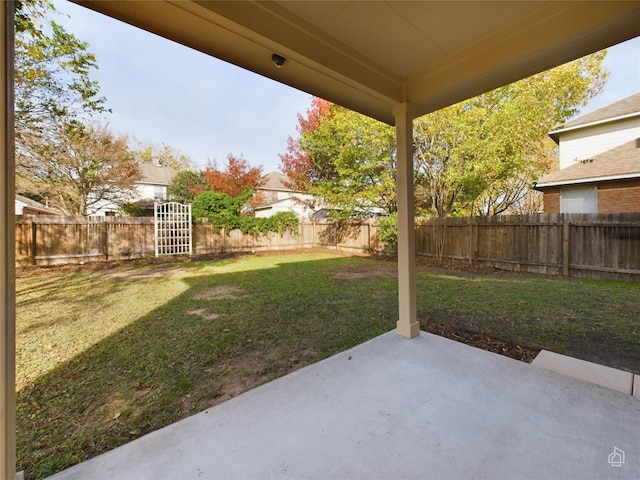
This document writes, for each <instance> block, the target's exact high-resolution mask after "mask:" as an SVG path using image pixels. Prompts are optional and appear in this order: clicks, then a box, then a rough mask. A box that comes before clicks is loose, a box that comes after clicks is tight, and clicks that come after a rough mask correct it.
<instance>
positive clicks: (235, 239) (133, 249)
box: [16, 215, 382, 266]
mask: <svg viewBox="0 0 640 480" xmlns="http://www.w3.org/2000/svg"><path fill="white" fill-rule="evenodd" d="M377 233H378V226H377V223H376V222H364V223H357V224H349V225H339V224H336V223H334V222H332V221H317V222H302V223H300V225H299V226H298V229H297V231H296V232H294V233H291V232H286V233H284V234H283V235H280V234H278V233H271V234H269V235H266V236H259V237H253V236H251V235H245V234H243V233H242V232H241V231H240V230H232V231H231V232H229V233H228V234H227V233H226V232H225V231H224V229H222V230H220V231H217V229H216V228H214V226H213V225H211V224H210V223H208V222H206V221H205V222H202V223H197V224H196V225H194V227H193V238H192V242H193V254H194V255H207V254H215V253H227V252H255V251H261V250H286V249H297V248H312V247H323V248H336V249H341V250H352V251H377V250H380V249H381V248H382V246H381V245H380V243H379V241H378V240H377V238H378V235H377ZM154 255H155V238H154V219H153V218H144V217H141V218H131V217H59V216H48V215H47V216H45V215H34V216H18V217H17V219H16V263H17V264H18V265H23V266H24V265H38V266H45V265H61V264H67V263H85V262H90V261H98V260H102V261H105V260H123V259H130V258H141V257H145V256H148V257H152V256H154Z"/></svg>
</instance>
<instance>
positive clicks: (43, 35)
mask: <svg viewBox="0 0 640 480" xmlns="http://www.w3.org/2000/svg"><path fill="white" fill-rule="evenodd" d="M55 13H56V10H55V8H54V7H53V4H52V3H51V2H50V1H48V0H21V1H19V2H17V3H16V15H15V29H16V33H15V114H16V115H15V118H16V123H15V126H16V188H17V191H18V192H20V193H23V194H26V195H27V196H31V197H35V198H50V199H51V203H53V204H56V205H58V206H59V207H60V208H61V209H63V211H65V212H67V213H70V212H74V213H83V212H85V210H86V208H85V207H86V206H88V204H89V203H90V202H91V201H90V200H88V198H89V197H88V196H87V194H82V195H80V196H85V197H87V200H86V201H83V200H79V199H78V198H75V199H72V197H74V196H75V195H76V193H78V192H79V187H78V186H77V182H78V179H77V178H75V177H74V175H75V173H72V172H73V169H72V170H70V171H68V172H66V173H63V172H62V168H63V167H59V168H57V167H55V165H54V164H55V162H56V161H61V162H62V164H64V163H65V162H66V161H68V160H69V157H68V155H69V151H70V149H75V148H80V146H79V143H82V144H83V146H82V147H81V148H86V147H87V135H90V134H92V133H94V132H95V133H98V135H99V136H98V138H96V139H95V140H96V141H101V140H104V139H105V137H104V134H105V132H104V131H99V130H100V129H98V130H96V129H95V128H93V127H90V128H86V127H84V126H83V125H84V124H91V123H93V122H94V121H95V120H93V119H95V118H96V116H99V115H101V114H103V113H105V112H107V109H106V107H105V101H106V100H105V98H104V97H102V96H100V95H99V86H98V83H97V82H96V81H93V80H92V79H91V78H90V73H91V72H92V70H94V69H97V68H98V66H97V63H96V59H95V56H94V55H93V54H92V53H90V52H89V51H88V50H87V49H88V44H87V43H86V42H82V41H80V40H79V39H78V38H76V37H75V36H74V35H73V34H70V33H68V32H67V31H66V30H65V29H64V28H63V27H62V26H61V25H59V24H57V23H56V22H55V21H54V20H52V19H51V18H52V16H53V15H54V14H55ZM67 140H71V141H73V142H74V143H73V144H72V145H67V144H66V143H65V142H66V141H67ZM115 140H116V139H115V138H114V137H113V136H111V137H110V141H115ZM116 143H118V144H119V142H116ZM94 147H95V146H94ZM94 147H92V148H94ZM56 148H58V149H59V150H56ZM101 161H102V160H98V163H99V162H101ZM127 162H128V160H127ZM47 172H50V173H51V174H50V175H49V174H48V173H47ZM76 173H77V172H76ZM98 177H100V175H98ZM64 178H67V179H68V182H69V183H68V184H66V185H62V184H61V183H60V182H62V181H63V179H64ZM128 182H129V181H128V180H126V181H125V184H123V187H125V189H126V187H127V184H128ZM91 183H93V181H92V182H91ZM111 185H112V184H111V183H110V184H109V185H107V186H106V188H105V189H104V190H105V191H108V190H110V189H111ZM81 189H84V186H83V187H82V188H80V190H81ZM63 190H64V192H63ZM74 190H75V192H76V193H73V194H72V193H70V192H73V191H74ZM54 195H55V197H56V198H55V200H54V198H53V196H54ZM102 195H103V193H102V192H101V191H96V193H95V196H96V197H101V196H102Z"/></svg>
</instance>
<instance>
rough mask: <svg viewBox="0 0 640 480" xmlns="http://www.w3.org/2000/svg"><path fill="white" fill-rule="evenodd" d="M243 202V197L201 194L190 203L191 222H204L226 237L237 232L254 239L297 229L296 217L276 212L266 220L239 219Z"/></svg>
mask: <svg viewBox="0 0 640 480" xmlns="http://www.w3.org/2000/svg"><path fill="white" fill-rule="evenodd" d="M245 193H246V192H245ZM249 194H250V192H249ZM246 199H247V195H246V194H242V195H241V196H239V197H236V198H232V197H231V196H230V195H228V194H226V193H215V192H203V193H201V194H200V195H198V196H197V197H196V199H195V200H194V201H193V204H192V213H193V218H208V219H209V220H210V221H211V223H213V225H214V227H215V228H216V229H217V230H219V229H221V228H224V230H225V232H227V234H228V233H229V232H230V231H231V230H233V229H234V228H238V229H240V230H241V231H242V233H244V234H250V235H253V236H254V237H257V236H259V235H266V234H267V233H270V232H273V233H279V234H280V235H282V234H284V232H286V231H291V232H295V231H296V229H297V228H298V217H296V215H295V214H294V213H292V212H280V213H277V214H275V215H273V216H272V217H267V218H255V217H243V216H241V215H240V211H241V209H242V206H243V204H244V202H245V201H246Z"/></svg>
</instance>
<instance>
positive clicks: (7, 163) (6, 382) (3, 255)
mask: <svg viewBox="0 0 640 480" xmlns="http://www.w3.org/2000/svg"><path fill="white" fill-rule="evenodd" d="M13 12H14V2H13V1H3V2H0V25H1V30H0V32H2V33H0V62H1V65H2V69H1V70H0V71H1V72H2V73H1V74H0V131H1V133H0V137H1V139H0V292H1V293H0V295H2V296H1V297H0V480H14V479H15V478H16V396H15V281H14V278H15V277H14V268H15V264H14V254H15V253H14V252H15V249H14V242H15V228H14V214H15V193H14V174H15V167H14V140H13V139H14V136H13V128H14V127H13V119H14V115H13Z"/></svg>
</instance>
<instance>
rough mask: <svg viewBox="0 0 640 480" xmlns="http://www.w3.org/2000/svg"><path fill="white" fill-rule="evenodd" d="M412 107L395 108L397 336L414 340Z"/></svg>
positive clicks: (416, 326)
mask: <svg viewBox="0 0 640 480" xmlns="http://www.w3.org/2000/svg"><path fill="white" fill-rule="evenodd" d="M408 107H409V105H408V104H407V103H401V104H399V105H396V107H395V108H394V109H393V113H394V115H395V117H396V142H397V158H396V168H397V180H396V188H397V202H398V306H399V309H400V318H399V320H398V322H397V324H396V326H397V330H396V332H397V333H398V335H402V336H403V337H406V338H413V337H416V336H418V335H419V333H420V324H419V323H418V321H417V315H416V235H415V226H414V225H415V220H414V194H413V118H412V117H411V115H410V112H409V108H408Z"/></svg>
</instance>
